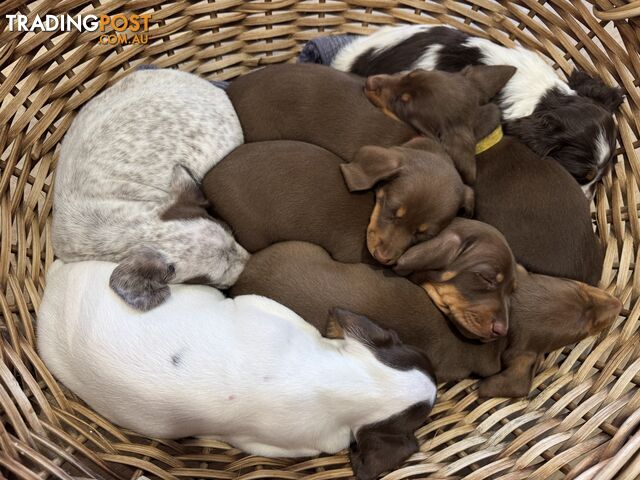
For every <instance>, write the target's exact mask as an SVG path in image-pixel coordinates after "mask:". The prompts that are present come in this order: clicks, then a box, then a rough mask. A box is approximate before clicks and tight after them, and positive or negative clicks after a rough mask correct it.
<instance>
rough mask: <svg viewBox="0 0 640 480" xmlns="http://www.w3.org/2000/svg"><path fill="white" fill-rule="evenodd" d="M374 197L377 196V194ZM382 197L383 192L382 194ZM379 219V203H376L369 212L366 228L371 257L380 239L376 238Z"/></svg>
mask: <svg viewBox="0 0 640 480" xmlns="http://www.w3.org/2000/svg"><path fill="white" fill-rule="evenodd" d="M378 192H382V190H378ZM376 196H378V194H377V193H376ZM382 197H384V192H383V194H382ZM378 198H381V197H378ZM379 217H380V203H379V202H376V204H375V206H374V207H373V211H372V212H371V217H370V218H369V225H368V226H367V248H368V249H369V253H371V255H373V252H374V251H375V250H376V248H378V244H379V243H380V239H379V238H378V231H377V229H376V227H377V225H378V218H379Z"/></svg>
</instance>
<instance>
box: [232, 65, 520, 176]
mask: <svg viewBox="0 0 640 480" xmlns="http://www.w3.org/2000/svg"><path fill="white" fill-rule="evenodd" d="M514 72H515V68H513V67H503V66H493V67H487V66H480V67H471V68H469V69H468V70H465V71H464V72H461V73H446V72H430V73H429V74H428V75H424V76H423V80H424V81H425V82H426V83H427V84H428V86H429V88H428V93H425V94H424V100H425V101H424V105H425V110H424V112H423V113H424V116H425V121H423V122H421V123H416V124H414V125H411V127H410V126H408V125H404V124H402V123H401V122H394V121H393V120H392V119H390V118H389V117H388V116H386V115H383V114H381V112H380V111H379V110H377V109H376V108H375V107H374V106H373V105H371V104H370V102H368V101H367V98H366V97H365V96H364V93H363V88H364V80H363V79H361V78H360V77H357V76H355V75H349V74H345V73H342V72H338V71H336V70H334V69H331V68H329V67H325V66H322V65H309V64H307V65H290V64H287V65H273V66H268V67H265V68H262V69H260V70H256V71H254V72H251V73H249V74H247V75H243V76H242V77H240V78H238V79H237V80H234V81H233V82H232V83H231V85H230V86H229V88H228V89H227V94H228V95H229V98H230V99H231V102H232V103H233V106H234V107H235V109H236V112H237V114H238V117H239V118H240V123H241V125H242V129H243V132H244V136H245V141H246V142H258V141H265V140H299V141H303V142H308V143H312V144H314V145H318V146H320V147H323V148H326V149H327V150H329V151H331V152H333V153H334V154H336V155H338V156H339V157H340V158H342V159H343V160H345V161H351V160H352V159H353V158H354V156H355V155H356V153H357V152H358V151H359V150H360V148H361V147H363V146H365V145H378V146H383V147H390V146H394V145H401V144H403V143H405V142H407V141H408V140H410V139H411V138H413V137H414V136H415V135H416V131H417V132H419V133H421V134H423V135H432V136H437V137H438V139H439V141H440V142H441V143H442V146H443V148H444V150H445V152H446V153H447V154H448V155H449V156H450V157H451V158H452V159H453V161H454V163H455V165H456V168H457V169H458V171H459V172H460V175H461V176H462V179H463V181H464V182H465V183H466V184H467V185H473V183H474V181H475V158H474V155H473V152H474V148H475V144H476V141H475V136H474V134H473V132H474V129H475V127H476V126H477V125H482V124H483V123H485V121H486V119H485V118H484V115H485V114H486V113H487V109H486V108H484V106H485V105H486V104H487V103H488V102H489V100H490V99H491V97H493V96H495V95H496V94H497V93H498V92H499V91H500V89H501V88H502V86H503V85H504V84H505V83H506V82H507V80H508V79H509V78H510V77H511V76H512V75H513V74H514ZM407 101H408V99H407ZM435 128H437V129H438V131H433V130H432V129H435Z"/></svg>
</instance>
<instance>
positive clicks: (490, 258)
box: [394, 218, 516, 341]
mask: <svg viewBox="0 0 640 480" xmlns="http://www.w3.org/2000/svg"><path fill="white" fill-rule="evenodd" d="M394 270H395V271H396V273H400V274H404V275H406V274H409V277H408V278H409V279H410V280H411V281H413V282H414V283H416V284H418V285H421V286H422V287H423V288H424V289H425V290H426V292H427V293H428V294H429V296H430V297H431V300H433V302H434V303H435V304H436V305H437V306H438V307H439V308H440V309H441V310H442V311H443V312H445V313H446V314H447V315H448V316H449V318H450V319H451V320H452V321H453V322H454V323H455V324H456V325H457V326H458V327H459V328H460V331H461V333H462V334H463V335H465V336H466V337H469V338H479V339H481V340H484V341H490V340H495V339H496V338H497V337H500V336H504V335H506V334H507V330H508V326H509V305H508V303H509V298H510V296H511V294H512V293H513V290H514V288H515V286H516V261H515V258H514V257H513V253H511V249H510V248H509V245H508V244H507V241H506V239H505V238H504V236H503V235H502V234H501V233H500V232H499V231H498V230H497V229H495V228H494V227H492V226H490V225H487V224H486V223H482V222H478V221H477V220H469V219H466V218H456V219H455V220H454V221H453V222H451V224H450V225H449V226H448V227H447V228H445V229H444V230H443V231H442V232H441V233H440V234H439V235H438V236H437V237H435V238H434V239H432V240H428V241H426V242H422V243H419V244H418V245H416V246H414V247H412V248H410V249H409V250H407V252H405V254H404V255H402V256H401V257H400V258H399V259H398V264H397V265H396V267H395V269H394Z"/></svg>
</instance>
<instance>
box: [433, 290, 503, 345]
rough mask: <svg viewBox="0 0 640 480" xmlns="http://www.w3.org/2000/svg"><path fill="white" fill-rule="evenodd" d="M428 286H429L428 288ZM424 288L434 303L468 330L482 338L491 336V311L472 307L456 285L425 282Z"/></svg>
mask: <svg viewBox="0 0 640 480" xmlns="http://www.w3.org/2000/svg"><path fill="white" fill-rule="evenodd" d="M427 286H429V288H428V289H427ZM423 288H424V289H425V291H426V292H427V294H429V297H430V298H431V300H432V301H433V303H435V304H436V306H437V307H438V308H439V309H440V310H441V311H442V312H443V313H444V314H445V315H447V316H448V317H449V318H451V319H452V321H453V322H454V323H456V324H457V325H459V326H460V327H461V328H462V329H464V330H465V331H466V332H469V333H470V334H471V335H473V336H475V337H477V338H480V339H488V338H490V337H491V327H492V319H491V316H490V315H489V312H482V311H481V310H478V309H477V308H474V309H472V308H471V307H472V306H473V305H472V304H470V303H469V302H468V301H467V300H466V299H465V298H464V297H463V296H462V295H461V294H460V292H459V291H458V289H457V288H456V287H455V286H453V285H450V284H447V283H436V284H429V283H425V284H423ZM436 298H437V300H436ZM443 307H444V308H443Z"/></svg>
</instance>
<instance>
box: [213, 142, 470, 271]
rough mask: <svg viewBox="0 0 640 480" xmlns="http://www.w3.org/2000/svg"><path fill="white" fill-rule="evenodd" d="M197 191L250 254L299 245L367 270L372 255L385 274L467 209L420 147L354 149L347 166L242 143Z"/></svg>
mask: <svg viewBox="0 0 640 480" xmlns="http://www.w3.org/2000/svg"><path fill="white" fill-rule="evenodd" d="M202 189H203V192H204V194H205V196H206V198H207V199H208V200H209V202H210V204H211V207H212V208H213V210H214V211H215V212H216V216H217V217H219V218H222V219H224V220H225V221H226V222H228V224H229V225H230V226H231V229H232V230H233V232H234V235H235V238H236V240H237V241H238V242H239V243H240V244H241V245H243V246H244V247H245V248H246V249H247V250H248V251H249V252H255V251H258V250H261V249H263V248H265V247H267V246H269V245H271V244H272V243H276V242H279V241H285V240H303V241H308V242H311V243H315V244H317V245H321V246H322V247H324V248H325V249H326V250H327V251H328V252H329V253H330V254H331V256H332V257H333V258H335V259H336V260H339V261H342V262H361V261H364V262H368V263H372V262H373V259H372V258H371V256H370V255H369V254H371V255H373V257H375V259H376V260H377V261H378V262H380V263H382V264H385V265H389V264H392V263H395V261H396V260H397V259H398V257H400V255H402V254H403V253H404V252H405V250H406V249H407V248H409V247H410V246H411V245H413V244H415V243H417V242H420V241H422V240H425V239H428V238H431V237H433V236H435V235H437V234H438V233H439V232H440V231H441V230H442V229H443V228H444V227H446V226H447V225H448V224H449V223H450V222H451V220H452V219H453V218H454V217H455V216H456V214H457V213H458V212H459V211H460V210H461V209H462V210H471V208H472V207H471V205H472V203H473V191H472V190H471V188H470V187H468V186H466V185H464V184H463V183H462V180H461V178H460V175H459V174H458V172H457V171H456V168H455V166H454V165H453V162H452V161H451V159H450V158H449V156H448V155H447V154H446V153H445V152H444V150H443V149H442V147H441V146H440V144H439V143H438V142H437V141H434V140H429V139H427V138H422V137H421V138H416V139H414V140H411V141H410V142H408V143H407V144H405V145H403V146H400V147H391V148H384V147H376V146H366V147H363V148H361V149H360V150H359V151H358V153H357V155H356V157H355V160H354V161H352V162H350V163H343V162H342V160H341V159H340V158H339V157H337V156H336V155H334V154H333V153H331V152H329V151H327V150H325V149H323V148H321V147H318V146H315V145H311V144H309V143H304V142H296V141H286V140H281V141H271V142H255V143H248V144H245V145H241V146H240V147H238V148H237V149H235V150H234V151H233V152H231V153H230V154H229V155H228V156H227V157H225V158H224V159H223V161H222V162H220V164H218V165H217V166H216V168H214V169H212V170H211V171H209V173H207V175H206V176H205V177H204V179H203V181H202ZM370 189H374V191H375V196H374V195H373V194H372V192H365V191H364V190H370ZM350 190H351V191H352V192H354V193H350V192H349V191H350Z"/></svg>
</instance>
